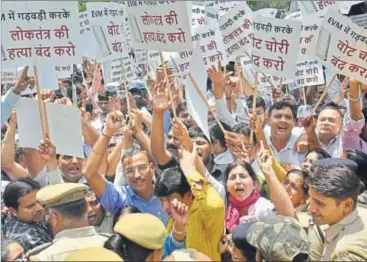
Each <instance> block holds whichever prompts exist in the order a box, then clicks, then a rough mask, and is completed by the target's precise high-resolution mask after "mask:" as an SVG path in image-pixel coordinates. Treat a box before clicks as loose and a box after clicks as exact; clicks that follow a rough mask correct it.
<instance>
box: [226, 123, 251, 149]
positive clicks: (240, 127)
mask: <svg viewBox="0 0 367 262" xmlns="http://www.w3.org/2000/svg"><path fill="white" fill-rule="evenodd" d="M232 132H234V133H237V134H238V133H241V134H243V135H244V136H250V135H251V129H250V126H249V125H248V124H245V123H238V124H236V125H235V126H233V127H232ZM253 138H254V140H253V143H254V145H256V143H257V140H256V136H255V134H253Z"/></svg>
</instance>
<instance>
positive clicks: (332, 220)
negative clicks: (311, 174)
mask: <svg viewBox="0 0 367 262" xmlns="http://www.w3.org/2000/svg"><path fill="white" fill-rule="evenodd" d="M309 195H310V204H309V206H308V211H309V212H310V213H311V216H312V220H313V222H314V223H315V224H316V225H334V224H336V223H338V222H339V221H341V220H342V219H343V218H344V217H345V216H346V214H349V212H351V210H352V209H353V200H352V199H351V198H348V199H346V200H339V201H337V200H336V199H335V198H331V197H326V196H324V195H321V194H319V193H317V191H316V190H315V189H313V188H310V190H309Z"/></svg>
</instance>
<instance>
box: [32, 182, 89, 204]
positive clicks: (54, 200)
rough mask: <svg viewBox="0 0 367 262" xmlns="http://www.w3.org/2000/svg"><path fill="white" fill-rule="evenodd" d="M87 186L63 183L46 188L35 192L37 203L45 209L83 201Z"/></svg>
mask: <svg viewBox="0 0 367 262" xmlns="http://www.w3.org/2000/svg"><path fill="white" fill-rule="evenodd" d="M87 191H88V186H86V185H82V184H77V183H63V184H57V185H51V186H46V187H44V188H42V189H41V190H39V191H38V192H37V195H36V198H37V201H38V202H40V203H41V205H44V206H46V207H53V206H59V205H63V204H68V203H72V202H75V201H78V200H81V199H84V195H85V193H86V192H87Z"/></svg>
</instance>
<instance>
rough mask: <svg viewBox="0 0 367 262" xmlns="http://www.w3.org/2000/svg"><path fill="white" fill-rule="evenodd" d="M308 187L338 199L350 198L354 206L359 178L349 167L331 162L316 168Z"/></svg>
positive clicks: (358, 190)
mask: <svg viewBox="0 0 367 262" xmlns="http://www.w3.org/2000/svg"><path fill="white" fill-rule="evenodd" d="M310 187H311V188H313V189H314V190H316V192H317V193H319V194H321V195H324V196H326V197H331V198H335V199H336V200H337V202H338V201H340V200H345V199H347V198H352V199H353V201H354V206H356V204H357V197H358V195H359V193H360V188H361V180H360V179H359V177H358V176H357V175H356V173H355V172H353V171H352V170H351V169H350V168H348V167H346V166H344V165H340V164H331V165H326V166H324V167H320V168H318V169H317V170H316V171H315V173H314V175H313V177H312V178H311V180H310Z"/></svg>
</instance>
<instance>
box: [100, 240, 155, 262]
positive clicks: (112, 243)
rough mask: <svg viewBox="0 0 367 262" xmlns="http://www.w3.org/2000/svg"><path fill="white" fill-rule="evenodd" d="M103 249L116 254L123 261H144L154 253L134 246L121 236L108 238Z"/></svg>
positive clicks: (133, 243)
mask: <svg viewBox="0 0 367 262" xmlns="http://www.w3.org/2000/svg"><path fill="white" fill-rule="evenodd" d="M103 247H104V248H106V249H108V250H111V251H113V252H115V253H116V254H118V255H119V256H120V257H121V258H122V259H123V260H124V261H146V259H147V258H148V256H149V255H150V254H151V253H152V252H153V251H154V250H151V249H148V248H145V247H143V246H140V245H138V244H136V243H135V242H133V241H131V240H129V239H127V238H126V237H124V236H123V235H121V234H113V235H112V236H110V237H109V238H108V239H107V241H106V242H105V243H104V246H103Z"/></svg>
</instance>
